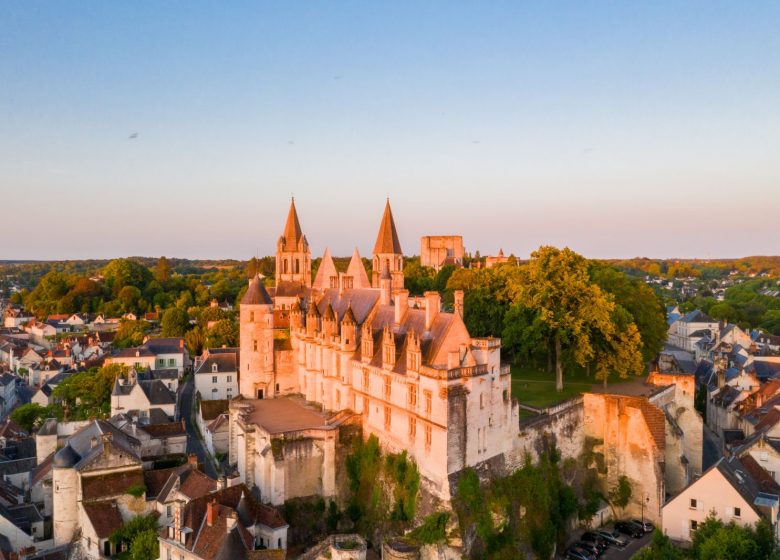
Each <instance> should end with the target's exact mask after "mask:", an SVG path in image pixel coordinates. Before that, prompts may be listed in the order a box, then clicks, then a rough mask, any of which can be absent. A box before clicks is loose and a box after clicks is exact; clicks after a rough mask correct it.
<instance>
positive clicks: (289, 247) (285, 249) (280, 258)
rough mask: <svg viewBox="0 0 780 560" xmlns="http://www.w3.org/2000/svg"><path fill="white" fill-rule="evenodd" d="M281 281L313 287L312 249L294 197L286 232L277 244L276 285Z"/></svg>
mask: <svg viewBox="0 0 780 560" xmlns="http://www.w3.org/2000/svg"><path fill="white" fill-rule="evenodd" d="M281 282H295V283H297V284H302V285H304V286H307V287H311V251H309V242H308V241H307V240H306V236H305V235H303V232H302V231H301V224H300V222H299V221H298V211H297V210H296V209H295V199H294V198H293V199H292V201H291V202H290V212H289V213H288V214H287V224H285V226H284V233H282V236H281V237H280V238H279V241H278V242H277V244H276V285H277V286H279V284H280V283H281Z"/></svg>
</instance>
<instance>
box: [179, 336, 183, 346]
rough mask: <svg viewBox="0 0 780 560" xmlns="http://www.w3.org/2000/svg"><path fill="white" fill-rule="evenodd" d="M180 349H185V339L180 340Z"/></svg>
mask: <svg viewBox="0 0 780 560" xmlns="http://www.w3.org/2000/svg"><path fill="white" fill-rule="evenodd" d="M179 348H184V339H183V338H180V339H179Z"/></svg>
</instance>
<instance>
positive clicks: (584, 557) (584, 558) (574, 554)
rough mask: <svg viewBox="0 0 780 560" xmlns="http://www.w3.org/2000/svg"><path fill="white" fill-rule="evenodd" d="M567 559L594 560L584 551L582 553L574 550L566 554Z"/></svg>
mask: <svg viewBox="0 0 780 560" xmlns="http://www.w3.org/2000/svg"><path fill="white" fill-rule="evenodd" d="M566 558H568V559H569V560H593V558H591V556H590V555H589V554H588V553H587V552H585V551H584V550H583V551H580V550H577V549H574V548H570V549H569V550H568V551H567V552H566Z"/></svg>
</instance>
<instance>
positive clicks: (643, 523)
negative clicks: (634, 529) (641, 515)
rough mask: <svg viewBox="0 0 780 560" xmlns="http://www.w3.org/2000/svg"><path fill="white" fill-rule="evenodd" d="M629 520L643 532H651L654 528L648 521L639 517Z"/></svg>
mask: <svg viewBox="0 0 780 560" xmlns="http://www.w3.org/2000/svg"><path fill="white" fill-rule="evenodd" d="M631 521H632V522H633V523H634V524H636V525H638V526H639V527H640V528H641V529H642V531H643V532H644V533H652V532H653V530H654V529H655V526H654V525H653V524H652V523H650V522H649V521H642V520H640V519H632V520H631Z"/></svg>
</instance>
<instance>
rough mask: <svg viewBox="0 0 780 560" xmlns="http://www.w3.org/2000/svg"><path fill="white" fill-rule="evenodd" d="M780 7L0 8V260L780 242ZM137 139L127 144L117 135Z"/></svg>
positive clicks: (709, 249) (621, 249)
mask: <svg viewBox="0 0 780 560" xmlns="http://www.w3.org/2000/svg"><path fill="white" fill-rule="evenodd" d="M779 28H780V2H777V1H770V2H750V3H749V4H748V3H743V2H729V3H722V2H717V1H702V2H677V1H675V2H661V1H653V2H621V1H618V2H581V1H575V2H570V3H567V2H537V3H525V2H518V1H511V2H403V1H400V2H385V3H380V2H325V1H312V2H303V1H300V2H299V1H296V2H289V1H284V2H282V1H280V2H246V3H244V2H203V3H196V2H173V1H165V2H159V1H155V2H142V1H133V2H106V1H103V0H101V1H95V2H87V1H79V2H57V1H51V2H36V1H33V0H21V1H8V0H6V1H4V2H2V3H1V4H0V201H1V202H0V208H2V212H0V228H2V230H1V231H2V236H1V237H0V240H2V241H0V259H3V258H5V259H8V258H55V259H64V258H82V257H96V258H101V257H115V256H127V255H147V256H157V255H161V254H165V255H167V256H178V257H201V258H219V257H234V258H248V257H250V256H252V255H254V254H255V253H256V252H259V253H260V254H268V253H271V252H272V251H273V249H274V244H275V242H276V239H277V237H278V236H279V234H280V233H281V230H282V227H283V223H284V219H285V216H286V213H287V207H288V201H289V196H290V194H291V193H294V194H295V197H296V201H297V204H298V208H299V211H300V216H301V222H302V226H303V229H304V232H305V233H306V234H307V236H308V239H309V242H310V243H311V245H312V249H313V252H314V253H315V256H316V255H319V254H321V252H322V250H323V249H324V248H325V246H326V245H328V246H330V248H331V252H333V253H334V254H337V255H348V254H350V253H351V251H352V248H353V247H354V246H355V245H357V246H358V247H359V249H360V250H361V252H362V253H363V254H364V255H368V254H370V251H371V248H372V247H373V243H374V239H375V236H376V231H377V228H378V226H379V220H380V218H381V212H382V207H383V205H384V200H385V197H386V196H389V197H390V198H391V203H392V205H393V210H394V213H395V217H396V222H397V224H398V229H399V234H400V237H401V242H402V245H403V247H404V250H405V252H407V253H409V254H412V253H418V252H419V237H420V236H421V235H430V234H461V235H463V237H464V241H465V244H466V248H467V250H472V251H473V250H476V249H479V250H480V251H481V252H482V253H483V254H486V253H493V252H495V251H497V250H498V249H499V247H503V248H504V251H505V252H514V253H515V254H517V255H519V256H527V255H528V254H529V252H530V251H531V250H533V249H534V248H536V247H537V246H539V245H541V244H554V245H558V246H563V245H568V246H570V247H572V248H574V249H576V250H578V251H580V252H582V253H583V254H585V255H587V256H591V257H631V256H636V255H644V256H651V257H675V256H680V257H694V256H698V257H719V256H720V257H728V256H743V255H749V254H777V253H780V33H779V32H778V29H779ZM134 133H137V135H138V136H137V138H134V139H131V138H130V137H129V136H130V135H131V134H134Z"/></svg>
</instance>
